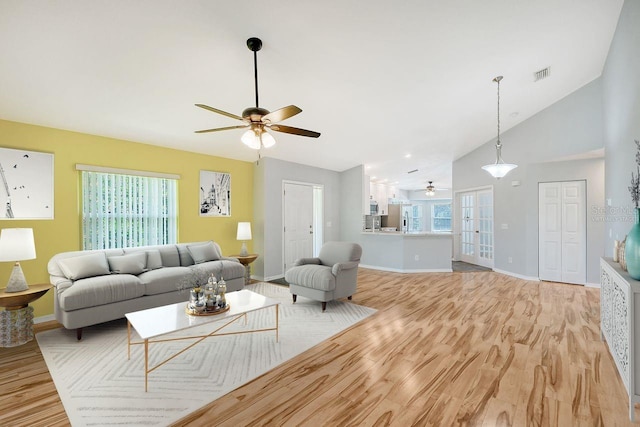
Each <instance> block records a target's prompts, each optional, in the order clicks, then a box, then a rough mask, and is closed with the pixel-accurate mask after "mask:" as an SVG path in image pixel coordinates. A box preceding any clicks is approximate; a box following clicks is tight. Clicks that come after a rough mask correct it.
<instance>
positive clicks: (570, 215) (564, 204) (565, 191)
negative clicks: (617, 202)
mask: <svg viewBox="0 0 640 427" xmlns="http://www.w3.org/2000/svg"><path fill="white" fill-rule="evenodd" d="M586 205H587V204H586V181H584V180H582V181H561V182H541V183H539V184H538V275H539V277H540V280H548V281H552V282H563V283H576V284H581V285H584V284H585V283H586V280H587V245H586V242H587V238H586V237H587V236H586V235H587V229H586V221H587V210H586Z"/></svg>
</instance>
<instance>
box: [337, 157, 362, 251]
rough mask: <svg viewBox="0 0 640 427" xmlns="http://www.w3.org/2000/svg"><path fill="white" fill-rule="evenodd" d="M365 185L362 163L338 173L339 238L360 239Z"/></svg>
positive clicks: (346, 239)
mask: <svg viewBox="0 0 640 427" xmlns="http://www.w3.org/2000/svg"><path fill="white" fill-rule="evenodd" d="M365 185H367V186H368V185H369V182H368V181H365V176H364V167H363V166H362V165H360V166H356V167H354V168H351V169H349V170H346V171H344V172H341V173H340V240H343V241H348V242H359V241H360V231H362V203H363V200H364V193H365V191H364V186H365Z"/></svg>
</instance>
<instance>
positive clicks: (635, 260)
mask: <svg viewBox="0 0 640 427" xmlns="http://www.w3.org/2000/svg"><path fill="white" fill-rule="evenodd" d="M634 212H635V224H633V227H631V231H629V234H628V235H627V241H626V243H625V245H624V258H625V261H626V263H627V272H628V273H629V276H631V278H632V279H635V280H640V209H639V208H635V209H634Z"/></svg>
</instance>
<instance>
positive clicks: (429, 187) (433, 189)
mask: <svg viewBox="0 0 640 427" xmlns="http://www.w3.org/2000/svg"><path fill="white" fill-rule="evenodd" d="M436 191H447V189H446V188H436V187H434V186H433V181H429V185H427V188H426V189H425V192H424V194H426V195H427V196H435V195H436Z"/></svg>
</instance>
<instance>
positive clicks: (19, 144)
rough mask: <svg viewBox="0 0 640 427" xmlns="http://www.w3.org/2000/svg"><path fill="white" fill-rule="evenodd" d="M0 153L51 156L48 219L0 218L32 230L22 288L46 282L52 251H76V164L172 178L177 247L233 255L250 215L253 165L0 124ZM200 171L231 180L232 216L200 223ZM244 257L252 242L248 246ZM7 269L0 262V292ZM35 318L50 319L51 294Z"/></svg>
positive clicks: (2, 222) (1, 225)
mask: <svg viewBox="0 0 640 427" xmlns="http://www.w3.org/2000/svg"><path fill="white" fill-rule="evenodd" d="M0 147H5V148H17V149H24V150H31V151H41V152H46V153H53V154H54V209H55V213H54V219H53V220H0V228H22V227H24V228H33V233H34V239H35V245H36V254H37V258H36V259H35V260H30V261H22V262H21V263H20V264H21V265H22V270H23V271H24V274H25V277H26V278H27V282H29V283H49V274H48V273H47V263H48V262H49V259H50V258H51V257H52V256H53V255H55V254H57V253H59V252H66V251H74V250H81V249H82V234H81V233H82V231H81V211H80V193H79V185H80V184H79V183H80V179H79V174H80V172H78V171H76V170H75V166H76V164H77V163H81V164H88V165H96V166H105V167H113V168H122V169H134V170H142V171H152V172H164V173H173V174H178V175H180V176H181V179H180V180H179V183H178V198H179V206H178V208H179V217H178V241H179V242H192V241H201V240H214V241H216V242H217V243H219V244H220V246H221V247H222V252H223V254H224V255H231V254H234V253H238V252H239V250H240V246H241V243H240V242H238V241H236V228H237V223H238V222H239V221H251V218H252V213H253V164H252V163H250V162H243V161H239V160H231V159H226V158H222V157H215V156H209V155H205V154H197V153H192V152H187V151H180V150H174V149H169V148H163V147H157V146H153V145H148V144H141V143H135V142H130V141H123V140H118V139H113V138H106V137H101V136H95V135H87V134H82V133H78V132H70V131H65V130H59V129H52V128H46V127H42V126H34V125H28V124H23V123H16V122H9V121H4V120H0ZM200 170H208V171H216V172H227V173H230V174H231V217H230V218H213V217H200V215H199V203H200V198H199V197H200V196H199V191H200ZM247 245H248V246H249V250H250V251H251V249H252V248H251V242H247ZM11 268H12V263H8V262H2V263H0V287H1V288H4V287H5V286H6V283H7V281H8V280H9V275H10V274H11ZM32 305H33V307H34V309H35V313H34V314H35V317H41V316H46V315H51V314H53V291H49V292H47V294H45V296H44V297H42V298H41V299H40V300H38V301H36V302H35V303H33V304H32Z"/></svg>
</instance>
